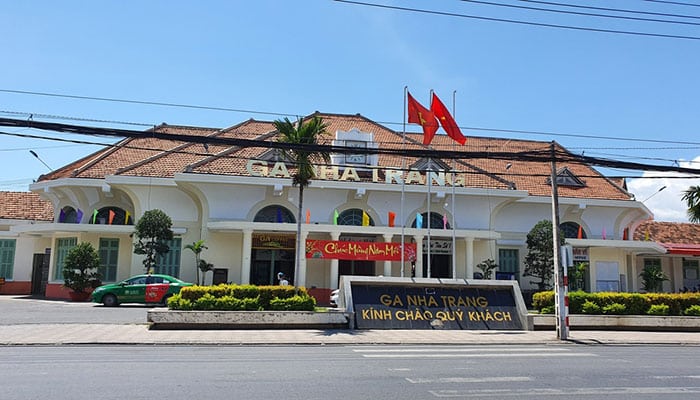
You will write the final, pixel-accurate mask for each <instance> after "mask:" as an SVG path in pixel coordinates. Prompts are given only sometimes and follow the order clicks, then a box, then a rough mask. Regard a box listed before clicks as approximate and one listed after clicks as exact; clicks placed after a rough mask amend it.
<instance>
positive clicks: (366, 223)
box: [362, 210, 369, 226]
mask: <svg viewBox="0 0 700 400" xmlns="http://www.w3.org/2000/svg"><path fill="white" fill-rule="evenodd" d="M362 226H369V215H367V213H366V212H365V211H364V210H362Z"/></svg>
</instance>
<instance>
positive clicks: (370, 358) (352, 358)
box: [0, 345, 700, 400]
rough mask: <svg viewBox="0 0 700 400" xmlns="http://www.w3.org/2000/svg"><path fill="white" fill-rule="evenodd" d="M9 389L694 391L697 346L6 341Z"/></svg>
mask: <svg viewBox="0 0 700 400" xmlns="http://www.w3.org/2000/svg"><path fill="white" fill-rule="evenodd" d="M0 357H1V360H2V366H3V373H2V374H0V387H2V398H3V399H4V400H27V399H47V398H51V399H56V400H63V399H66V400H68V399H71V400H72V399H75V398H99V399H149V400H151V399H154V398H167V399H213V398H223V399H276V400H279V399H319V400H329V399H372V398H378V399H431V398H436V399H437V398H454V399H504V398H506V399H509V398H513V399H515V398H517V399H542V398H547V399H598V398H602V397H605V398H606V400H615V399H635V400H639V399H697V398H700V364H698V362H697V360H698V358H700V347H694V346H691V347H683V346H581V345H546V346H512V345H506V346H485V345H484V346H444V345H443V346H405V345H403V346H378V345H374V346H255V347H253V346H176V347H171V346H58V347H46V346H28V347H23V346H11V347H4V348H2V355H1V356H0Z"/></svg>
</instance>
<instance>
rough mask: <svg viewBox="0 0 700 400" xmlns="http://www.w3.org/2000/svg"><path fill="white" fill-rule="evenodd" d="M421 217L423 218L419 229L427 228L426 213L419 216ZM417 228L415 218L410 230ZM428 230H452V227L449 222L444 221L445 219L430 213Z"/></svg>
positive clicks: (437, 214) (440, 215) (438, 214)
mask: <svg viewBox="0 0 700 400" xmlns="http://www.w3.org/2000/svg"><path fill="white" fill-rule="evenodd" d="M421 217H423V223H422V226H421V228H427V227H428V213H427V212H425V213H423V214H421ZM416 227H418V223H417V218H416V219H414V220H413V224H412V225H411V228H416ZM430 229H452V226H451V225H450V223H449V221H447V220H446V219H445V217H444V216H443V215H442V214H440V213H436V212H431V213H430Z"/></svg>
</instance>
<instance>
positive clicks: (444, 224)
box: [442, 215, 447, 229]
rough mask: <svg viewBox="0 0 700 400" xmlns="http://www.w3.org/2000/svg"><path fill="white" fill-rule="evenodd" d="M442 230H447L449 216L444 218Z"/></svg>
mask: <svg viewBox="0 0 700 400" xmlns="http://www.w3.org/2000/svg"><path fill="white" fill-rule="evenodd" d="M442 229H447V215H443V216H442Z"/></svg>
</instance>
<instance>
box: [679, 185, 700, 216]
mask: <svg viewBox="0 0 700 400" xmlns="http://www.w3.org/2000/svg"><path fill="white" fill-rule="evenodd" d="M683 200H684V201H685V202H686V204H688V219H689V220H690V222H694V223H699V222H700V186H691V187H689V188H688V190H686V191H684V192H683Z"/></svg>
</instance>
